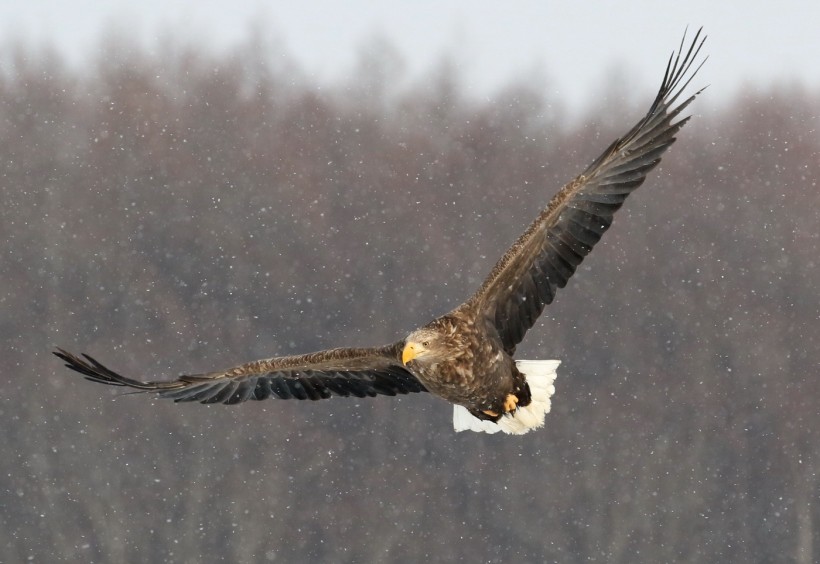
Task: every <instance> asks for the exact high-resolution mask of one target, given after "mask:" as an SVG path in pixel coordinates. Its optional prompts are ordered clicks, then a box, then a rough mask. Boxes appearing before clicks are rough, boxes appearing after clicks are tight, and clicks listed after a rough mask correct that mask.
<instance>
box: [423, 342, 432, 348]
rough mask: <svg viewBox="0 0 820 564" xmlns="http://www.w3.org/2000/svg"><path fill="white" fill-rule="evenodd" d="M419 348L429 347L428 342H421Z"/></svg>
mask: <svg viewBox="0 0 820 564" xmlns="http://www.w3.org/2000/svg"><path fill="white" fill-rule="evenodd" d="M421 346H422V347H424V348H427V347H428V346H430V341H422V343H421Z"/></svg>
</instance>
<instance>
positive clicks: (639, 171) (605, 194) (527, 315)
mask: <svg viewBox="0 0 820 564" xmlns="http://www.w3.org/2000/svg"><path fill="white" fill-rule="evenodd" d="M684 41H685V36H684V39H683V40H681V49H680V51H679V52H678V54H677V55H676V54H675V53H673V54H672V56H671V57H670V59H669V63H668V65H667V68H666V74H665V75H664V78H663V83H662V84H661V88H660V90H659V91H658V95H657V96H656V97H655V100H654V102H653V103H652V106H651V107H650V109H649V112H648V113H647V114H646V116H645V117H644V118H643V119H641V120H640V121H639V122H638V123H637V124H636V125H635V127H633V128H632V129H631V130H630V131H629V133H627V134H626V135H625V136H624V137H622V138H620V139H617V140H615V142H614V143H612V145H610V146H609V148H607V150H606V151H604V153H603V154H602V155H601V156H600V157H598V158H597V159H596V160H595V161H594V162H593V163H592V164H591V165H589V167H587V169H586V170H585V171H584V172H583V174H581V175H580V176H578V177H577V178H576V179H574V180H573V181H572V182H570V183H569V184H567V185H566V186H564V188H562V189H561V191H560V192H559V193H558V194H557V195H556V196H555V197H554V198H553V199H552V200H551V201H550V203H549V205H548V206H547V207H546V208H545V209H544V210H543V211H542V212H541V214H540V215H539V216H538V218H537V219H536V220H535V221H534V222H533V223H532V224H531V225H530V226H529V228H528V229H527V230H526V231H525V232H524V234H523V235H522V236H521V237H520V238H519V239H518V240H517V241H516V242H515V243H514V244H513V246H512V247H511V248H510V249H509V250H508V251H507V253H506V254H505V255H504V256H503V257H502V258H501V260H500V261H499V262H498V263H497V264H496V265H495V267H494V268H493V270H492V272H491V273H490V275H489V276H488V278H487V280H485V282H484V284H483V285H482V286H481V288H480V289H479V290H478V292H477V293H476V294H475V295H474V296H473V297H472V298H471V299H470V300H469V301H468V302H467V303H466V304H465V305H464V307H466V308H473V310H474V312H475V314H476V315H477V316H481V317H483V318H484V319H487V320H488V321H489V322H490V323H492V324H493V325H494V326H495V328H496V329H497V330H498V333H499V335H500V337H501V341H502V343H503V345H504V348H505V350H506V351H507V352H508V353H509V354H512V353H513V352H514V351H515V346H516V345H517V344H518V343H519V342H521V339H523V337H524V334H525V333H526V331H527V330H528V329H529V328H530V327H532V325H533V324H534V323H535V320H536V319H537V318H538V316H539V315H541V312H542V311H543V309H544V306H545V305H547V304H549V303H551V302H552V300H553V298H555V293H556V291H557V289H558V288H563V287H564V286H565V285H566V284H567V281H568V280H569V278H570V277H571V276H572V275H573V273H574V272H575V269H576V268H577V267H578V265H579V264H580V263H581V261H582V260H583V259H584V257H585V256H586V255H587V254H589V252H590V251H591V250H592V247H593V246H594V245H595V244H596V243H597V242H598V241H599V240H600V238H601V236H602V235H603V234H604V232H605V231H606V230H607V229H608V228H609V226H610V225H611V223H612V217H613V215H614V213H615V212H616V211H617V210H618V209H619V208H620V207H621V205H622V204H623V202H624V200H626V198H627V196H629V194H631V193H632V191H633V190H635V189H636V188H637V187H638V186H640V185H641V184H642V183H643V181H644V180H645V179H646V175H647V173H648V172H649V171H650V170H652V169H653V168H654V167H655V166H656V165H657V164H658V163H659V162H660V160H661V155H662V154H663V152H664V151H666V149H667V148H669V146H670V145H671V144H672V143H673V142H674V141H675V134H676V133H677V132H678V131H679V130H680V129H681V128H682V127H683V126H684V124H685V123H686V122H687V121H688V119H689V118H688V117H687V118H683V119H681V120H679V121H677V122H674V123H673V120H675V119H676V118H677V117H678V116H679V115H680V113H681V112H682V111H683V109H684V108H686V106H688V105H689V104H690V103H691V102H692V100H694V99H695V96H697V94H699V92H697V93H695V94H694V95H692V96H691V97H690V98H687V99H686V100H684V101H683V102H681V103H680V104H678V105H677V106H675V103H676V102H677V100H678V98H679V97H680V95H681V92H682V91H683V90H684V89H685V88H686V87H687V86H688V84H689V82H690V81H691V80H692V78H693V77H694V75H695V73H697V71H698V70H699V69H700V66H701V65H703V62H701V64H700V65H699V66H697V67H695V68H694V70H692V66H693V64H694V61H695V59H696V58H697V56H698V53H699V52H700V49H701V47H702V46H703V42H704V41H705V37H704V38H703V39H701V31H700V30H699V31H698V32H697V34H696V35H695V38H694V39H693V41H692V44H691V46H690V47H689V50H688V51H687V52H686V55H685V56H683V57H682V54H683V48H684ZM704 62H705V61H704ZM690 70H691V71H692V72H691V73H690V72H689V71H690Z"/></svg>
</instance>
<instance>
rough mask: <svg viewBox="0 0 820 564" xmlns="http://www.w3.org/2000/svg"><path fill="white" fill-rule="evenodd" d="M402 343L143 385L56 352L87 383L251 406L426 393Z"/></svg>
mask: <svg viewBox="0 0 820 564" xmlns="http://www.w3.org/2000/svg"><path fill="white" fill-rule="evenodd" d="M402 345H403V343H401V342H399V343H394V344H392V345H388V346H385V347H381V348H371V349H331V350H327V351H321V352H316V353H310V354H305V355H298V356H283V357H277V358H270V359H265V360H257V361H255V362H250V363H248V364H243V365H241V366H237V367H235V368H230V369H228V370H223V371H221V372H211V373H208V374H193V375H185V376H180V377H178V378H177V379H176V380H159V381H141V380H134V379H131V378H128V377H126V376H122V375H120V374H117V373H116V372H114V371H113V370H110V369H109V368H107V367H106V366H104V365H102V364H100V363H99V362H97V361H96V360H95V359H93V358H92V357H90V356H88V355H86V354H84V355H82V358H81V357H78V356H75V355H73V354H71V353H70V352H67V351H64V350H62V349H57V350H56V351H55V352H54V354H55V355H57V356H58V357H60V358H61V359H62V360H64V361H65V363H66V366H67V367H68V368H71V369H72V370H75V371H76V372H79V373H80V374H82V375H83V376H85V377H86V379H88V380H91V381H92V382H99V383H101V384H109V385H112V386H126V387H128V388H133V389H135V390H139V391H143V392H155V393H157V394H159V395H160V397H163V398H168V399H172V400H174V401H176V402H180V401H198V402H200V403H225V404H234V403H241V402H243V401H247V400H263V399H268V398H277V399H301V400H303V399H310V400H319V399H327V398H330V397H332V396H334V395H335V396H344V397H347V396H354V397H358V398H364V397H373V396H376V395H385V396H395V395H397V394H409V393H413V392H426V391H427V390H426V388H425V387H424V386H423V385H422V383H421V382H419V381H418V380H417V379H416V377H415V376H413V375H412V374H410V372H408V371H407V370H406V369H405V368H404V367H403V366H402V364H401V360H400V356H401V348H402Z"/></svg>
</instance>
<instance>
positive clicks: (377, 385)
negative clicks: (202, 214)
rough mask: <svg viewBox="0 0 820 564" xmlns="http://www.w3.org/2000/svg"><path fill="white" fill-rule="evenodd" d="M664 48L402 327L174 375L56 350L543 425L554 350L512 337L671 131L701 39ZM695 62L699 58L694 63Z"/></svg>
mask: <svg viewBox="0 0 820 564" xmlns="http://www.w3.org/2000/svg"><path fill="white" fill-rule="evenodd" d="M699 37H700V32H698V34H696V36H695V38H694V40H693V42H692V44H691V46H690V47H689V49H688V51H687V52H686V55H685V56H683V57H681V55H682V54H683V42H681V51H680V52H679V53H678V55H677V56H675V55H674V54H673V56H672V58H670V60H669V64H668V66H667V69H666V74H665V76H664V80H663V82H662V84H661V88H660V90H659V92H658V94H657V96H656V98H655V100H654V102H653V103H652V106H651V107H650V109H649V112H648V113H647V114H646V116H645V117H644V118H643V119H641V120H640V121H639V122H638V123H637V124H636V125H635V126H634V127H633V128H632V129H631V130H630V131H629V132H628V133H627V134H626V135H625V136H623V137H622V138H620V139H617V140H615V142H613V143H612V144H611V145H610V146H609V148H607V150H606V151H604V153H603V154H602V155H601V156H600V157H598V158H597V159H596V160H595V161H594V162H593V163H592V164H591V165H589V167H587V169H586V170H585V171H584V172H583V173H582V174H581V175H579V176H578V177H576V178H575V179H574V180H572V181H571V182H569V183H568V184H567V185H566V186H564V187H563V188H562V189H561V190H560V191H559V192H558V194H556V195H555V196H554V197H553V198H552V200H550V202H549V204H548V205H547V207H546V208H545V209H544V210H543V211H542V212H541V213H540V214H539V215H538V217H537V218H536V219H535V221H533V222H532V224H530V226H529V228H527V230H526V231H525V232H524V233H523V234H522V235H521V237H519V238H518V240H517V241H516V242H515V243H514V244H513V245H512V247H510V249H509V250H508V251H507V252H506V253H505V254H504V256H503V257H502V258H501V259H500V260H499V261H498V263H496V265H495V267H494V268H493V269H492V271H491V272H490V275H489V276H488V277H487V279H486V280H485V281H484V283H483V284H482V285H481V287H480V288H479V290H478V291H477V292H476V293H475V294H474V295H473V296H472V297H470V299H469V300H467V301H466V302H464V303H463V304H462V305H460V306H459V307H457V308H456V309H454V310H453V311H451V312H450V313H448V314H446V315H443V316H442V317H439V318H437V319H435V320H433V321H432V322H430V323H428V324H427V325H425V326H424V327H422V328H420V329H418V330H416V331H413V332H412V333H410V334H409V335H408V336H407V337H406V338H404V339H402V340H400V341H398V342H396V343H393V344H390V345H386V346H382V347H374V348H358V349H353V348H341V349H332V350H327V351H320V352H316V353H310V354H305V355H296V356H284V357H275V358H271V359H265V360H258V361H254V362H250V363H247V364H243V365H240V366H237V367H235V368H231V369H229V370H223V371H218V372H212V373H208V374H199V375H185V376H180V377H179V378H177V379H175V380H159V381H148V382H145V381H140V380H134V379H131V378H127V377H125V376H122V375H120V374H117V373H116V372H113V371H111V370H109V369H108V368H106V367H105V366H103V365H102V364H100V363H99V362H97V361H96V360H94V359H93V358H91V357H90V356H87V355H83V356H84V358H80V357H77V356H75V355H73V354H71V353H69V352H66V351H63V350H61V349H58V351H57V352H55V354H56V355H57V356H59V357H60V358H61V359H63V360H64V361H66V363H67V366H68V367H69V368H71V369H73V370H75V371H77V372H79V373H81V374H83V375H84V376H85V377H86V378H88V379H90V380H92V381H95V382H100V383H104V384H111V385H117V386H128V387H131V388H135V389H138V390H143V391H147V392H156V393H158V394H159V395H160V396H162V397H166V398H170V399H173V400H174V401H178V402H182V401H198V402H202V403H227V404H233V403H240V402H243V401H246V400H249V399H255V400H262V399H267V398H280V399H290V398H296V399H312V400H318V399H324V398H329V397H331V396H333V395H338V396H356V397H367V396H375V395H390V396H393V395H396V394H407V393H413V392H424V391H427V392H430V393H433V394H435V395H437V396H439V397H441V398H443V399H445V400H447V401H449V402H451V403H453V404H455V411H454V425H455V427H456V430H464V429H471V430H474V431H483V432H496V431H499V430H501V431H505V432H508V433H515V434H521V433H525V432H527V431H529V430H531V429H533V428H536V427H539V426H541V425H543V422H544V415H545V414H546V413H547V412H548V411H549V408H550V396H551V395H552V394H553V392H554V387H553V385H552V383H553V380H554V378H555V370H556V368H557V366H558V361H522V360H515V359H514V358H513V355H514V354H515V348H516V346H517V345H518V343H519V342H521V340H522V339H523V337H524V334H525V333H526V331H527V330H528V329H529V328H530V327H532V325H533V324H534V323H535V321H536V319H537V318H538V316H539V315H540V314H541V312H542V311H543V309H544V307H545V306H546V305H547V304H549V303H551V302H552V300H553V298H554V297H555V294H556V291H557V289H558V288H563V287H564V286H565V285H566V283H567V281H568V280H569V278H570V277H571V276H572V274H573V273H574V272H575V269H576V268H577V267H578V265H579V264H580V263H581V261H582V260H583V259H584V257H585V256H586V255H587V254H588V253H589V252H590V251H591V250H592V247H593V246H594V245H595V244H596V243H597V242H598V241H599V240H600V238H601V236H602V235H603V233H604V232H605V231H606V230H607V229H608V228H609V226H610V224H611V223H612V218H613V215H614V213H615V212H616V211H617V210H618V209H619V208H620V207H621V205H622V204H623V202H624V200H626V198H627V196H629V194H631V193H632V191H634V190H635V189H636V188H637V187H638V186H640V185H641V184H642V183H643V182H644V180H645V179H646V175H647V173H648V172H649V171H650V170H651V169H653V168H654V167H655V166H656V165H657V164H658V163H659V162H660V159H661V155H662V154H663V153H664V152H665V151H666V149H667V148H668V147H669V146H670V145H671V144H672V143H673V142H674V141H675V134H677V132H678V131H679V130H680V129H681V128H682V127H683V126H684V124H685V123H686V121H687V120H688V118H683V119H680V120H679V121H677V122H674V120H675V118H677V116H678V115H679V114H680V113H681V112H682V111H683V109H684V108H685V107H686V106H688V105H689V104H690V103H691V102H692V100H693V99H694V98H695V96H696V95H697V94H695V95H692V96H691V97H689V98H687V99H686V100H684V101H683V102H681V103H680V104H678V105H677V106H675V102H676V101H677V99H678V97H679V96H680V95H681V92H682V91H683V89H684V88H686V86H687V85H688V83H689V81H690V80H691V79H692V77H693V76H694V74H695V73H696V72H697V70H698V68H699V67H697V68H695V69H694V70H693V71H692V72H691V73H689V71H690V70H691V68H692V65H693V63H694V60H695V59H696V58H697V55H698V53H699V51H700V48H701V46H702V45H703V41H702V40H699ZM701 64H702V63H701Z"/></svg>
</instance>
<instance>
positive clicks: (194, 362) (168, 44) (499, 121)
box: [0, 2, 820, 563]
mask: <svg viewBox="0 0 820 564" xmlns="http://www.w3.org/2000/svg"><path fill="white" fill-rule="evenodd" d="M804 4H805V3H798V2H780V3H778V4H777V5H774V4H772V5H770V4H769V3H763V2H747V3H744V4H743V5H742V11H741V10H740V7H741V5H739V4H738V5H737V6H738V9H737V10H731V9H730V7H729V5H728V4H723V5H721V7H713V6H712V5H711V3H709V4H707V3H706V2H692V3H688V4H687V7H686V8H685V9H684V8H675V7H673V6H672V5H671V4H670V5H668V6H666V5H659V4H657V3H654V2H653V3H650V2H634V3H630V5H629V8H622V7H620V6H619V7H618V9H617V12H616V9H615V8H613V7H612V6H613V5H612V4H610V3H603V2H602V3H597V4H596V3H593V4H586V5H585V6H584V7H583V9H582V8H580V7H577V6H576V4H573V3H569V2H558V3H526V2H507V3H504V4H503V5H502V4H498V6H496V7H484V6H480V5H477V4H476V3H466V2H450V3H444V4H443V5H442V3H435V4H434V3H424V2H419V3H413V4H412V7H408V6H406V5H404V4H402V3H395V2H393V3H391V2H381V3H375V2H372V3H369V2H348V3H344V4H343V5H344V10H341V9H340V8H339V6H341V5H342V4H341V3H340V4H336V3H329V2H327V3H323V2H320V3H313V4H311V6H312V8H310V9H307V8H300V9H296V8H293V7H292V6H291V4H290V3H287V4H286V3H281V4H280V3H268V2H244V3H243V2H232V3H227V2H207V3H193V2H163V3H159V2H157V3H154V2H143V3H141V4H140V5H139V6H136V5H134V4H133V3H125V2H109V3H106V5H105V6H106V7H105V8H99V7H98V6H97V5H96V4H92V3H84V2H71V3H69V2H65V3H59V2H58V3H54V2H48V3H47V2H29V3H27V4H26V5H25V6H22V5H19V4H18V3H11V2H3V3H0V21H2V22H3V24H2V26H0V41H2V42H3V44H4V49H3V50H2V55H0V123H2V127H0V158H2V163H3V165H2V169H1V170H2V175H0V198H2V204H3V205H2V206H0V238H2V239H0V240H2V241H3V243H2V247H0V308H1V309H0V336H2V339H1V340H0V343H2V347H3V348H2V352H3V368H2V372H0V374H1V375H2V382H3V384H4V390H5V393H4V399H3V400H2V401H1V402H0V416H1V417H2V420H3V422H4V441H5V444H6V446H5V449H4V451H3V452H4V454H5V455H4V456H3V457H2V458H0V476H3V477H4V480H3V487H2V488H0V560H2V561H4V562H5V561H9V562H17V561H26V560H30V561H38V562H59V561H65V562H77V561H87V562H145V561H150V562H203V561H204V562H208V561H228V562H265V561H271V562H274V561H278V562H292V561H315V562H327V561H335V562H375V561H395V562H417V561H420V560H427V561H461V562H502V561H509V560H512V559H515V560H517V561H521V562H543V561H556V562H588V561H606V562H636V561H645V562H660V561H675V562H708V561H711V562H716V561H720V562H749V561H793V562H799V563H810V562H814V561H815V560H816V559H817V557H818V554H820V547H818V539H817V533H816V531H817V530H818V523H820V509H818V503H817V500H818V497H819V496H818V494H819V493H820V491H819V490H820V478H818V469H820V447H818V444H820V441H818V437H817V431H816V430H817V429H818V428H820V410H818V408H817V404H818V397H820V384H819V383H818V378H817V373H818V368H820V344H819V342H818V340H817V338H816V335H817V332H818V328H820V298H818V293H817V290H816V289H817V288H818V287H820V271H819V270H818V265H817V260H818V259H817V257H818V256H820V253H818V251H819V250H820V236H819V235H818V230H817V226H818V225H820V217H818V216H820V211H818V210H820V206H818V202H819V200H820V196H818V188H817V178H818V175H819V174H820V133H818V113H819V112H820V84H818V81H820V75H819V74H818V73H816V72H814V70H813V67H812V68H811V69H809V68H808V67H811V66H812V65H813V64H814V62H813V60H814V57H815V54H816V53H818V52H820V45H818V41H820V40H818V36H817V33H816V30H817V29H818V28H820V25H817V24H818V23H820V22H818V13H817V12H816V10H817V9H810V8H807V7H805V5H804ZM502 6H503V9H502ZM687 25H688V26H689V28H690V33H691V32H692V31H693V30H694V28H696V27H698V26H700V25H703V26H704V27H705V30H706V32H707V33H708V35H709V40H708V42H707V45H706V48H705V51H706V53H708V54H709V57H710V58H709V61H708V62H707V63H706V65H705V66H704V68H703V69H702V72H701V74H700V75H698V78H697V79H696V80H695V83H694V84H695V85H697V86H702V85H706V84H708V85H709V88H708V89H707V90H706V91H705V92H704V93H703V94H702V95H701V97H700V98H698V100H697V101H696V102H695V104H694V105H693V106H692V109H691V112H692V114H693V118H692V121H691V123H690V124H689V125H688V126H687V127H686V128H685V129H684V130H683V132H682V133H681V135H680V136H679V141H678V143H677V144H676V145H675V146H673V147H672V149H671V150H670V151H669V153H668V154H667V156H666V157H665V158H664V161H663V163H662V165H661V167H659V169H658V170H657V171H655V172H653V174H652V175H651V176H650V178H649V180H648V181H647V183H646V185H645V186H644V187H643V188H641V189H640V190H639V191H638V192H637V193H636V195H635V196H634V197H632V198H630V200H629V201H628V202H627V204H626V205H625V208H624V209H623V210H622V211H621V212H619V214H618V216H617V217H616V220H615V223H614V226H613V228H612V229H611V230H610V232H609V233H607V235H606V236H605V237H604V240H603V241H602V243H601V244H600V245H598V246H597V247H596V250H595V251H594V252H593V253H592V255H591V256H590V257H589V258H588V259H587V260H586V261H585V262H584V264H583V265H582V267H581V268H580V269H579V271H578V272H577V273H576V275H575V277H573V279H572V280H571V282H570V284H569V285H568V286H567V288H565V289H564V290H563V291H562V292H561V293H559V295H558V298H557V300H556V302H555V303H554V304H553V305H552V306H550V307H549V308H548V309H547V310H546V312H545V314H544V315H543V317H542V321H541V323H539V324H537V325H536V326H535V327H534V328H533V329H532V330H531V331H530V333H529V334H528V336H527V338H526V340H525V341H524V343H523V344H522V346H521V347H520V350H519V356H521V357H523V358H545V357H548V358H560V359H562V360H563V362H564V363H563V364H562V367H561V370H560V372H559V378H558V381H557V389H558V391H557V394H556V397H555V401H554V403H553V406H554V407H553V412H552V413H551V414H550V415H549V416H548V419H547V426H546V427H545V428H544V429H542V430H540V431H538V432H536V433H532V434H529V435H527V436H525V437H522V438H513V437H500V436H481V435H476V434H459V435H456V434H455V433H453V432H452V430H451V426H450V415H451V408H450V406H448V405H447V404H445V403H444V402H442V401H440V400H436V399H435V398H432V397H429V396H419V397H407V398H398V399H389V398H380V399H374V400H368V401H364V400H343V399H335V400H330V401H326V402H319V403H302V402H295V401H293V402H275V401H269V402H260V403H253V404H243V405H241V406H235V407H226V406H201V405H175V404H173V403H170V402H161V401H158V400H153V399H152V398H148V397H140V396H136V397H134V396H119V395H117V392H118V390H111V389H106V388H104V387H102V386H95V385H92V384H89V383H86V382H84V381H82V380H81V379H80V378H78V377H76V376H75V375H72V374H70V373H69V372H68V371H67V370H65V369H64V368H62V366H61V364H60V362H59V361H58V360H57V359H56V358H54V357H52V356H51V355H50V352H49V351H50V350H51V349H52V348H53V347H54V346H62V347H65V348H67V349H69V350H75V351H78V352H79V351H85V352H89V353H91V354H94V355H95V356H97V357H99V358H100V359H101V360H103V361H105V362H107V363H109V364H110V365H111V366H112V367H113V368H115V369H118V370H121V371H122V372H123V373H125V374H127V375H133V376H143V377H157V376H162V375H175V374H178V373H181V372H201V371H207V370H210V369H217V368H224V367H228V366H231V365H233V364H236V363H239V362H243V361H246V360H250V359H254V358H260V357H266V356H272V355H276V354H285V353H292V352H298V351H309V350H315V349H320V348H325V347H331V346H341V345H367V344H379V343H383V342H387V341H392V340H395V339H398V338H401V337H402V336H403V335H404V334H405V333H406V332H407V331H409V330H410V329H412V328H413V327H416V326H417V325H420V324H422V323H424V322H426V321H428V320H429V319H430V318H432V317H433V316H435V315H438V314H440V313H442V312H444V311H446V310H448V309H449V308H452V307H454V306H455V305H457V304H458V303H460V301H461V300H463V299H464V298H465V297H466V296H468V295H469V294H470V293H471V292H472V291H474V290H475V288H476V287H477V286H478V284H480V282H481V280H482V278H483V276H484V275H485V274H486V273H487V272H488V271H489V269H490V268H491V267H492V265H493V263H494V261H495V260H496V259H497V258H498V257H499V256H500V255H501V254H502V253H503V251H504V250H505V249H506V247H507V246H508V245H509V244H510V243H511V242H512V241H513V240H514V238H515V237H516V236H517V235H518V234H519V233H520V232H521V231H522V230H523V229H524V227H525V226H526V225H527V224H528V223H529V221H531V219H532V217H533V216H534V213H535V212H534V210H536V209H538V208H540V207H541V206H543V205H544V204H545V203H546V202H547V200H548V198H549V197H550V196H551V195H552V194H553V193H554V192H555V191H556V190H557V189H558V188H559V187H560V186H561V185H562V184H563V183H564V182H565V181H566V180H568V179H569V178H571V177H572V176H574V175H575V174H577V173H578V172H579V171H580V170H582V169H583V167H585V166H586V165H587V164H588V162H590V161H591V160H592V159H593V158H594V157H596V156H597V155H598V154H599V152H600V151H601V150H603V149H604V148H605V147H606V146H607V145H608V144H609V143H610V142H611V141H612V140H613V139H614V138H615V137H616V136H618V135H619V134H621V133H623V132H624V131H626V129H628V128H629V127H630V126H631V125H632V124H633V123H634V121H635V120H637V119H638V117H639V116H640V115H641V113H642V112H643V111H645V109H646V107H648V104H649V103H650V101H651V99H652V98H653V96H654V93H655V90H656V89H657V86H658V84H659V82H660V79H661V77H662V73H663V69H664V68H665V64H666V60H667V58H668V56H669V54H670V53H671V51H672V50H673V49H675V48H677V47H678V45H679V42H680V38H681V35H682V34H683V30H684V29H685V28H686V26H687Z"/></svg>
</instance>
